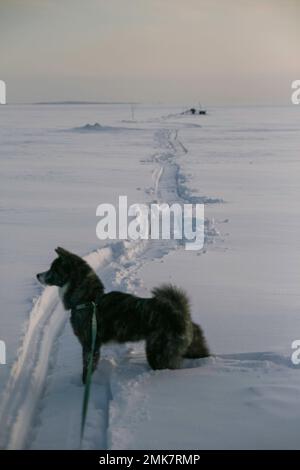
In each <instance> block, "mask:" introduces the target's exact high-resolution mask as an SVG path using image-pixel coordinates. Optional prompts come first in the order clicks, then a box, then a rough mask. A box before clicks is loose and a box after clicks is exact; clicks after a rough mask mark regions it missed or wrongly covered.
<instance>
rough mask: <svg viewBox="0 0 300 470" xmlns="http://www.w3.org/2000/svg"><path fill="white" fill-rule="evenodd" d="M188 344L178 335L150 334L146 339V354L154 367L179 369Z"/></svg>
mask: <svg viewBox="0 0 300 470" xmlns="http://www.w3.org/2000/svg"><path fill="white" fill-rule="evenodd" d="M185 349H186V344H185V343H183V341H182V337H180V336H176V335H170V334H169V335H168V334H165V333H164V334H161V335H157V334H155V335H150V336H149V337H148V338H147V339H146V356H147V360H148V363H149V365H150V367H151V368H152V369H179V368H180V366H181V363H182V356H183V352H184V351H185Z"/></svg>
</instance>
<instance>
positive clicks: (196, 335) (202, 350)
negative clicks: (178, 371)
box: [183, 323, 210, 359]
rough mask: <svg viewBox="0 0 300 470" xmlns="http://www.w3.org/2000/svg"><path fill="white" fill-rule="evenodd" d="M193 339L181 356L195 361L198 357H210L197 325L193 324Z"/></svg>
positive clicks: (201, 332)
mask: <svg viewBox="0 0 300 470" xmlns="http://www.w3.org/2000/svg"><path fill="white" fill-rule="evenodd" d="M192 325H193V339H192V342H191V344H190V345H189V347H188V348H187V349H186V351H185V352H184V354H183V357H185V358H188V359H196V358H199V357H208V356H209V355H210V353H209V349H208V346H207V343H206V340H205V337H204V334H203V331H202V329H201V327H200V326H199V325H197V324H196V323H193V324H192Z"/></svg>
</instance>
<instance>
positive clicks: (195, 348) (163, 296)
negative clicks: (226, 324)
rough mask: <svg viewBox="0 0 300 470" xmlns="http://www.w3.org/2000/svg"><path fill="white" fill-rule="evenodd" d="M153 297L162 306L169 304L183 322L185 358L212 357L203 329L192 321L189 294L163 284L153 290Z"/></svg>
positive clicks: (170, 285)
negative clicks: (185, 342)
mask: <svg viewBox="0 0 300 470" xmlns="http://www.w3.org/2000/svg"><path fill="white" fill-rule="evenodd" d="M152 294H153V296H154V297H155V298H156V299H157V300H158V301H159V302H161V303H162V304H164V303H165V304H168V305H169V306H170V307H171V310H172V313H173V315H174V316H176V317H177V319H178V320H179V321H181V324H182V326H183V325H184V327H183V331H184V335H185V337H186V341H187V344H186V347H185V351H184V353H183V357H186V358H190V359H195V358H200V357H207V356H209V355H210V352H209V349H208V346H207V343H206V340H205V337H204V333H203V331H202V328H201V327H200V326H199V325H197V324H196V323H193V322H192V320H191V309H190V302H189V299H188V296H187V294H186V293H185V292H184V291H183V290H182V289H179V288H178V287H176V286H173V285H172V284H163V285H162V286H160V287H156V288H155V289H153V290H152Z"/></svg>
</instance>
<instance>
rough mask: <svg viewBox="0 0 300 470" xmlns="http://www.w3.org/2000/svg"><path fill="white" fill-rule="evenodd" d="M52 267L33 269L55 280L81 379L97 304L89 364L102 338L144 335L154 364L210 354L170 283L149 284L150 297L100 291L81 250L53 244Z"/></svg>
mask: <svg viewBox="0 0 300 470" xmlns="http://www.w3.org/2000/svg"><path fill="white" fill-rule="evenodd" d="M55 251H56V253H57V254H58V258H56V259H55V260H54V261H53V263H52V265H51V267H50V269H49V270H48V271H46V272H43V273H40V274H37V278H38V280H39V281H40V282H41V283H42V284H44V285H49V286H58V287H59V288H60V295H61V299H62V302H63V305H64V308H65V309H66V310H71V324H72V327H73V330H74V333H75V335H76V336H77V337H78V339H79V341H80V343H81V345H82V355H83V373H82V381H83V383H85V380H86V374H87V366H88V361H89V355H90V353H91V335H92V333H91V322H92V313H93V307H94V304H96V318H97V337H96V348H95V352H94V357H93V370H95V368H96V367H97V363H98V361H99V356H100V347H101V345H102V344H105V343H108V342H110V341H116V342H118V343H124V342H126V341H140V340H145V341H146V355H147V359H148V362H149V365H150V367H151V368H152V369H177V368H179V367H180V365H181V362H182V359H183V358H184V357H186V358H199V357H206V356H209V350H208V347H207V344H206V341H205V338H204V336H203V332H202V330H201V328H200V326H199V325H196V324H195V323H193V322H192V320H191V314H190V306H189V301H188V298H187V296H186V294H185V293H184V292H183V291H182V290H181V289H178V288H177V287H174V286H172V285H162V286H161V287H157V288H155V289H153V291H152V294H153V297H151V298H140V297H136V296H134V295H131V294H125V293H123V292H109V293H108V294H105V293H104V286H103V284H102V282H101V281H100V279H99V278H98V276H97V275H96V273H95V272H94V271H93V269H92V268H91V267H90V266H89V265H88V264H87V263H86V262H85V261H84V260H83V259H82V258H80V257H79V256H77V255H75V254H73V253H70V252H69V251H67V250H65V249H64V248H57V249H56V250H55Z"/></svg>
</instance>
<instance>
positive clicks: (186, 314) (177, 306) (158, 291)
mask: <svg viewBox="0 0 300 470" xmlns="http://www.w3.org/2000/svg"><path fill="white" fill-rule="evenodd" d="M152 294H153V296H154V297H155V298H156V299H157V300H158V301H161V302H166V303H169V304H170V305H172V307H173V308H174V313H175V312H176V313H177V312H178V313H180V315H182V316H183V318H184V319H185V320H189V319H190V318H191V313H190V303H189V299H188V296H187V294H186V293H185V292H184V291H183V290H182V289H179V288H178V287H176V286H173V285H172V284H162V285H161V286H159V287H155V288H154V289H153V290H152Z"/></svg>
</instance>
